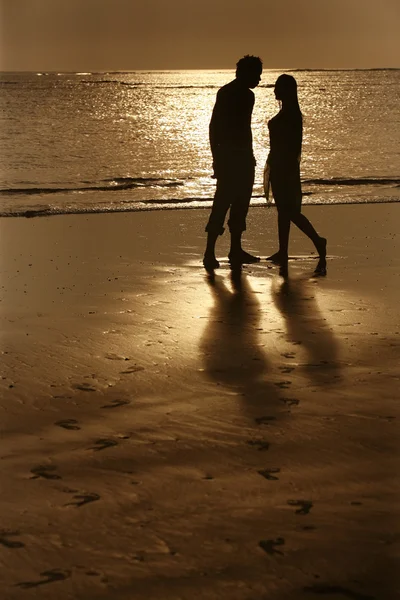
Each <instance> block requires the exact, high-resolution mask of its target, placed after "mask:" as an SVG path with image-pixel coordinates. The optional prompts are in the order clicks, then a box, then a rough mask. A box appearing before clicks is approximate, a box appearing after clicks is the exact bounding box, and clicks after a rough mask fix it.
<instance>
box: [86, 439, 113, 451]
mask: <svg viewBox="0 0 400 600" xmlns="http://www.w3.org/2000/svg"><path fill="white" fill-rule="evenodd" d="M117 445H118V442H116V441H115V440H110V439H107V438H105V439H101V440H96V441H95V446H92V447H91V448H88V450H95V451H96V452H99V451H100V450H105V449H106V448H111V447H112V446H117Z"/></svg>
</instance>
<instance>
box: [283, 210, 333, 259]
mask: <svg viewBox="0 0 400 600" xmlns="http://www.w3.org/2000/svg"><path fill="white" fill-rule="evenodd" d="M290 219H291V221H293V223H294V224H295V225H297V227H298V228H299V229H300V230H301V231H302V232H303V233H305V234H306V236H307V237H309V238H310V240H311V241H312V242H313V243H314V246H315V248H316V249H317V252H318V254H319V257H320V258H325V257H326V239H325V238H323V237H321V236H320V235H318V233H317V232H316V230H315V229H314V227H313V226H312V224H311V223H310V221H309V220H308V219H307V217H306V216H304V215H303V214H302V213H301V212H296V213H293V214H291V216H290Z"/></svg>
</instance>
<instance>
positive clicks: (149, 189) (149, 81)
mask: <svg viewBox="0 0 400 600" xmlns="http://www.w3.org/2000/svg"><path fill="white" fill-rule="evenodd" d="M280 73H281V71H270V70H269V71H264V73H263V75H262V80H261V84H260V86H259V87H258V88H256V89H255V90H254V92H255V96H256V103H255V108H254V112H253V121H252V126H253V137H254V153H255V157H256V160H257V173H256V183H255V186H254V190H253V200H252V204H255V205H257V204H260V203H264V202H265V199H264V198H263V192H262V170H263V167H264V163H265V160H266V157H267V154H268V128H267V121H268V119H270V118H271V117H272V116H273V115H274V114H276V112H277V111H278V110H279V105H278V103H277V101H276V100H275V97H274V94H273V85H274V81H275V80H276V78H277V77H278V75H279V74H280ZM292 74H293V75H294V76H295V77H296V79H297V82H298V86H299V100H300V105H301V109H302V112H303V116H304V141H303V158H302V180H303V192H304V199H303V201H304V203H305V204H307V203H311V204H321V203H322V204H332V203H333V204H334V203H338V204H339V203H349V202H350V203H362V202H388V201H390V202H398V201H400V150H399V137H400V114H399V110H398V106H399V98H400V70H396V69H394V70H372V71H295V72H293V71H292ZM233 77H234V72H233V71H211V70H209V71H159V72H156V71H151V72H143V71H142V72H140V71H136V72H129V73H126V72H124V73H122V72H117V73H97V74H96V73H93V74H91V73H74V74H71V73H60V74H56V73H49V74H47V73H1V74H0V101H1V104H0V108H1V113H0V144H1V151H0V214H1V215H3V216H12V215H21V214H26V213H28V214H32V215H34V214H59V213H77V212H78V213H79V212H98V211H119V210H122V211H123V210H151V209H162V208H164V209H174V208H180V207H199V206H209V205H210V201H211V199H212V197H213V193H214V186H215V181H214V180H213V179H211V173H212V171H211V163H212V161H211V153H210V149H209V141H208V124H209V121H210V117H211V112H212V108H213V105H214V102H215V96H216V93H217V91H218V88H219V87H221V86H222V85H224V84H225V83H227V82H229V81H230V80H231V79H233Z"/></svg>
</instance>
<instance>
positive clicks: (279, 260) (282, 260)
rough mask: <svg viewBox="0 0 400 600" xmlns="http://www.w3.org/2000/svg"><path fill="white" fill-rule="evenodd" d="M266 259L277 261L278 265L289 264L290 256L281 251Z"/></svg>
mask: <svg viewBox="0 0 400 600" xmlns="http://www.w3.org/2000/svg"><path fill="white" fill-rule="evenodd" d="M265 260H268V261H270V262H273V263H275V264H276V265H285V264H286V265H287V262H288V257H287V255H283V254H282V253H281V252H280V251H278V252H275V254H271V256H268V258H266V259H265Z"/></svg>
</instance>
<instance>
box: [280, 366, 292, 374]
mask: <svg viewBox="0 0 400 600" xmlns="http://www.w3.org/2000/svg"><path fill="white" fill-rule="evenodd" d="M279 370H280V372H281V373H292V371H294V370H295V367H279Z"/></svg>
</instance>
